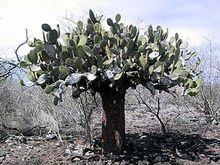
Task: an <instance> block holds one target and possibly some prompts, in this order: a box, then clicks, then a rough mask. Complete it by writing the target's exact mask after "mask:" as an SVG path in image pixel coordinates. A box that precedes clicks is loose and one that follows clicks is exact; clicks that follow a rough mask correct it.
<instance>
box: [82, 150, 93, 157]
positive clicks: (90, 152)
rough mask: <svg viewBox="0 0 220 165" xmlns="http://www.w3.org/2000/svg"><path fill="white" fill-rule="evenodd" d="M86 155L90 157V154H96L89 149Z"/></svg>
mask: <svg viewBox="0 0 220 165" xmlns="http://www.w3.org/2000/svg"><path fill="white" fill-rule="evenodd" d="M84 155H85V156H86V157H89V156H92V155H94V152H92V151H88V152H86V153H85V154H84Z"/></svg>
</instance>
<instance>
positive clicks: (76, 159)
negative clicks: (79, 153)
mask: <svg viewBox="0 0 220 165" xmlns="http://www.w3.org/2000/svg"><path fill="white" fill-rule="evenodd" d="M79 160H81V159H80V158H78V157H76V158H74V159H73V161H74V162H75V161H79Z"/></svg>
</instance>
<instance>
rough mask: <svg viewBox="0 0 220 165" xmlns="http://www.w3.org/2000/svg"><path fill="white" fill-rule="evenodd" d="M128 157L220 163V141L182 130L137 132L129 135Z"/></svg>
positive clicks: (133, 159) (152, 160) (155, 161)
mask: <svg viewBox="0 0 220 165" xmlns="http://www.w3.org/2000/svg"><path fill="white" fill-rule="evenodd" d="M126 152H127V153H126V155H125V157H124V160H127V161H129V162H130V163H135V162H140V161H147V162H148V163H150V164H154V163H157V162H170V163H176V162H177V160H178V159H181V160H189V161H196V162H199V161H200V160H202V159H206V162H207V163H208V162H220V140H218V139H206V138H202V137H201V136H200V135H194V134H191V135H185V134H182V133H169V134H167V135H162V134H159V133H142V134H141V135H140V133H139V134H138V133H136V134H128V135H127V146H126Z"/></svg>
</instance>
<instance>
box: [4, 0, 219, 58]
mask: <svg viewBox="0 0 220 165" xmlns="http://www.w3.org/2000/svg"><path fill="white" fill-rule="evenodd" d="M219 6H220V1H219V0H199V1H196V0H135V1H134V0H120V1H119V0H111V1H110V0H87V1H86V0H0V57H4V58H13V57H15V55H14V49H15V48H16V47H17V46H18V45H19V44H20V43H22V42H23V41H24V40H25V29H28V34H29V36H30V38H32V37H37V38H40V37H41V34H42V31H41V24H43V23H45V22H46V23H49V24H50V25H52V26H54V27H55V25H56V24H60V26H62V24H63V21H64V17H65V16H70V15H72V16H73V18H74V19H76V20H78V18H85V16H87V14H88V10H89V9H92V10H93V11H94V12H95V13H102V14H103V15H105V16H106V18H108V17H112V18H114V16H115V15H116V14H117V13H120V14H121V15H122V20H123V21H125V22H126V23H130V24H136V25H138V26H139V27H141V28H145V27H147V26H148V25H150V24H151V25H153V26H155V27H156V26H157V25H161V26H162V27H163V28H165V29H166V28H169V31H170V33H171V34H174V33H175V32H178V33H179V35H180V36H181V37H182V38H183V39H184V40H185V41H187V42H189V44H190V45H192V46H193V47H199V46H200V45H202V44H203V43H204V42H205V38H209V39H214V40H215V42H216V43H218V44H219V45H220V19H219V18H220V10H219ZM27 50H28V49H27V47H23V48H22V49H20V51H19V54H20V56H22V55H25V53H26V51H27Z"/></svg>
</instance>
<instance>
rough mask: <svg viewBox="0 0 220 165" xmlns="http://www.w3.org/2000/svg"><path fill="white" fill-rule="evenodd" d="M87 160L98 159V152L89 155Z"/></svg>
mask: <svg viewBox="0 0 220 165" xmlns="http://www.w3.org/2000/svg"><path fill="white" fill-rule="evenodd" d="M88 160H89V161H99V160H100V155H98V154H94V153H93V155H91V156H90V157H89V158H88Z"/></svg>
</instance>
